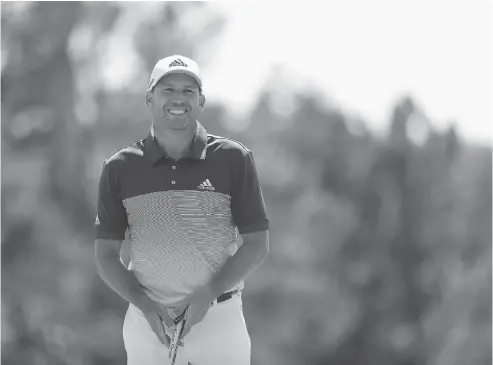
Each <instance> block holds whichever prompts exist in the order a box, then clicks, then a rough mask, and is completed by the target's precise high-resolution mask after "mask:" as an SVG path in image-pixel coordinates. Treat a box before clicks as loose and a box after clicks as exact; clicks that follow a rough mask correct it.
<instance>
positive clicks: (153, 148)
mask: <svg viewBox="0 0 493 365" xmlns="http://www.w3.org/2000/svg"><path fill="white" fill-rule="evenodd" d="M206 145H207V131H206V130H205V128H204V127H203V126H202V124H200V123H199V122H197V129H196V131H195V137H194V139H193V142H192V147H191V149H190V151H189V153H188V154H187V155H186V156H184V157H183V158H192V159H195V160H205V151H206ZM144 146H145V154H146V155H147V157H148V158H149V160H150V161H151V163H152V164H153V165H155V164H156V163H157V162H158V161H159V160H161V159H162V158H167V157H168V156H167V155H166V152H165V151H164V150H163V149H162V148H161V147H159V145H158V143H157V141H156V138H155V136H154V126H151V129H150V130H149V134H148V135H147V137H146V138H145V142H144Z"/></svg>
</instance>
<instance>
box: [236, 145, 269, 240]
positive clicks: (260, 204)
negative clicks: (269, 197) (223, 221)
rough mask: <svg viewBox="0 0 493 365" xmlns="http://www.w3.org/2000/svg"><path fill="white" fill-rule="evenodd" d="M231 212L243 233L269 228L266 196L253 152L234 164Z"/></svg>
mask: <svg viewBox="0 0 493 365" xmlns="http://www.w3.org/2000/svg"><path fill="white" fill-rule="evenodd" d="M231 212H232V215H233V220H234V222H235V224H236V226H237V227H238V231H239V232H240V233H241V234H244V233H250V232H255V231H265V230H267V229H269V220H268V218H267V212H266V209H265V202H264V197H263V195H262V189H261V187H260V183H259V178H258V173H257V168H256V166H255V160H254V158H253V155H252V153H251V152H248V153H246V155H244V156H242V160H241V161H240V162H239V163H238V162H236V163H235V165H234V176H233V187H232V189H231Z"/></svg>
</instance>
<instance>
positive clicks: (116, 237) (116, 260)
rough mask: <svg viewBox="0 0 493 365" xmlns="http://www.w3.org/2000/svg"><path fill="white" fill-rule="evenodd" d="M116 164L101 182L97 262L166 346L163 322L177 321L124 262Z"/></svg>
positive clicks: (104, 276) (123, 226)
mask: <svg viewBox="0 0 493 365" xmlns="http://www.w3.org/2000/svg"><path fill="white" fill-rule="evenodd" d="M121 163H122V162H121V161H119V160H113V161H110V162H108V163H107V162H106V161H105V163H104V165H103V171H102V173H101V178H100V180H99V192H98V213H97V216H96V223H95V228H96V241H95V259H96V265H97V270H98V274H99V276H100V277H101V278H102V279H103V281H104V282H105V283H106V284H107V285H108V286H109V287H110V288H111V289H113V291H115V292H116V293H117V294H118V295H119V296H121V297H122V298H123V299H125V300H126V301H128V302H130V303H131V304H133V305H135V306H136V307H137V308H139V309H140V310H141V311H142V313H143V314H144V316H145V317H146V320H147V322H148V323H149V325H150V327H151V328H152V330H153V331H154V333H156V335H157V337H158V338H159V340H160V341H161V342H162V343H163V344H167V343H168V340H167V338H166V334H165V330H164V327H163V322H164V323H165V324H166V326H171V325H172V324H173V321H172V320H171V318H170V317H169V315H168V312H167V311H166V309H165V308H163V307H162V306H160V305H159V304H158V303H156V302H154V301H153V300H152V299H151V298H149V297H148V296H147V294H146V293H145V292H144V291H143V289H142V287H141V285H140V283H139V282H138V280H137V278H136V277H135V276H134V275H133V273H132V272H131V271H129V270H127V268H126V267H125V265H124V264H123V263H122V262H121V260H120V250H121V247H122V243H123V240H124V239H125V231H126V230H127V228H128V222H127V213H126V211H125V208H124V206H123V203H122V198H121V197H122V194H121V187H120V182H119V181H120V176H119V167H120V165H121Z"/></svg>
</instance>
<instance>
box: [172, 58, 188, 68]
mask: <svg viewBox="0 0 493 365" xmlns="http://www.w3.org/2000/svg"><path fill="white" fill-rule="evenodd" d="M177 66H183V67H188V65H187V64H186V63H185V62H183V61H182V60H180V59H179V58H178V59H176V60H174V61H173V62H171V63H170V64H169V65H168V67H177Z"/></svg>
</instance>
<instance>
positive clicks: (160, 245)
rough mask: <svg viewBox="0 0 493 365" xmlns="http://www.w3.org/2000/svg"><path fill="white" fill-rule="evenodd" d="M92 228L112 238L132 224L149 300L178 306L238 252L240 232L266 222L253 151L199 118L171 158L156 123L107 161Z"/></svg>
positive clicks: (136, 264)
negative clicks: (181, 152) (180, 152)
mask: <svg viewBox="0 0 493 365" xmlns="http://www.w3.org/2000/svg"><path fill="white" fill-rule="evenodd" d="M95 228H96V238H97V239H110V240H124V239H125V233H126V231H127V230H128V235H129V239H130V257H131V263H130V267H129V269H130V270H131V271H132V272H133V273H134V275H135V277H136V278H137V280H138V281H139V282H140V284H141V285H142V287H143V288H144V290H145V291H146V293H147V294H148V295H149V296H150V297H151V298H152V299H154V300H156V301H159V302H161V303H164V304H166V305H168V306H173V305H175V304H178V303H180V302H181V301H182V300H184V299H185V298H186V297H187V296H188V295H189V294H191V293H192V292H193V291H194V290H195V289H197V288H198V287H200V286H203V285H205V284H207V283H208V282H209V281H210V279H211V278H212V277H213V275H214V274H215V273H217V272H218V271H219V270H220V269H221V268H222V266H223V265H224V263H225V262H226V260H227V259H228V258H229V257H230V256H231V255H232V254H233V253H234V252H235V248H236V242H237V238H238V237H237V231H238V232H239V233H241V234H244V233H250V232H255V231H262V230H267V229H268V228H269V220H268V217H267V213H266V209H265V203H264V198H263V196H262V190H261V187H260V183H259V178H258V174H257V169H256V165H255V160H254V157H253V154H252V152H251V151H250V150H249V149H248V148H247V147H245V146H244V145H243V144H241V143H239V142H236V141H234V140H232V139H228V138H225V137H220V136H215V135H212V134H208V133H207V131H206V130H205V128H204V127H203V126H202V125H201V124H200V123H198V122H197V130H196V134H195V138H194V140H193V143H192V146H191V150H190V151H189V154H188V155H187V156H185V157H184V158H181V159H179V160H174V159H171V158H169V157H167V156H166V154H165V152H164V150H163V149H161V148H160V147H159V145H158V144H157V142H156V140H155V136H154V132H153V128H151V130H150V132H149V134H148V136H147V137H146V138H144V139H142V140H140V141H138V142H136V143H135V144H133V145H131V146H128V147H126V148H124V149H122V150H120V151H118V152H117V153H116V154H114V155H113V156H111V157H110V158H108V159H106V160H105V161H104V164H103V169H102V173H101V177H100V180H99V192H98V208H97V216H96V224H95ZM240 286H241V287H242V286H243V283H240Z"/></svg>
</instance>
